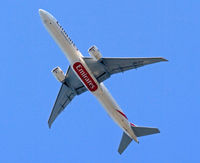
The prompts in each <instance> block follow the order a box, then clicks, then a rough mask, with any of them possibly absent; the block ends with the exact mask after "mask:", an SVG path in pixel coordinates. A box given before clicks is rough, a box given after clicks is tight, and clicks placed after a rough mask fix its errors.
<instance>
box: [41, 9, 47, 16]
mask: <svg viewBox="0 0 200 163" xmlns="http://www.w3.org/2000/svg"><path fill="white" fill-rule="evenodd" d="M39 14H40V17H41V18H43V17H44V16H45V15H46V11H45V10H43V9H39Z"/></svg>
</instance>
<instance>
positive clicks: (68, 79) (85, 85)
mask: <svg viewBox="0 0 200 163" xmlns="http://www.w3.org/2000/svg"><path fill="white" fill-rule="evenodd" d="M39 13H40V17H41V19H42V22H43V24H44V26H45V27H46V29H47V30H48V32H49V33H50V34H51V36H52V37H53V39H54V40H55V41H56V43H57V44H58V45H59V47H60V48H61V49H62V51H63V52H64V54H65V56H66V57H67V59H68V60H69V62H70V66H69V67H68V70H67V72H66V74H64V73H63V71H62V70H61V69H60V68H59V67H56V68H54V69H53V70H52V73H53V74H54V76H55V77H56V78H57V80H58V81H60V82H61V83H62V85H61V88H60V91H59V93H58V96H57V98H56V101H55V104H54V106H53V109H52V112H51V115H50V117H49V120H48V124H49V127H51V125H52V123H53V122H54V120H55V119H56V117H57V116H58V115H59V114H60V113H61V112H62V111H63V110H64V109H65V107H66V106H67V105H68V104H69V103H70V102H71V101H72V99H73V98H74V97H75V96H76V95H80V94H82V93H84V92H86V91H88V90H89V91H90V92H91V93H92V94H93V95H94V96H95V97H96V98H97V99H98V101H99V102H100V103H101V104H102V106H103V107H104V108H105V110H106V111H107V113H108V114H109V115H110V117H111V118H112V119H113V120H114V121H115V122H116V123H117V124H118V125H119V126H120V127H121V128H122V130H123V131H124V132H123V136H122V139H121V142H120V145H119V149H118V152H119V153H120V154H121V153H122V152H123V151H124V150H125V149H126V148H127V146H128V145H129V144H130V142H131V141H132V140H135V141H136V142H138V139H137V137H140V136H145V135H150V134H155V133H159V132H160V131H159V130H158V129H157V128H149V127H139V126H136V125H134V124H133V123H130V122H129V121H128V119H127V117H126V115H125V114H124V113H123V111H122V110H121V108H120V107H119V105H118V104H117V103H116V101H115V100H114V99H113V97H112V96H111V94H110V93H109V91H108V90H107V88H106V87H105V86H104V84H103V81H105V80H106V79H108V78H110V76H111V75H113V74H116V73H120V72H124V71H127V70H131V69H136V68H138V67H141V66H144V65H148V64H152V63H156V62H161V61H167V60H166V59H164V58H162V57H153V58H104V57H102V55H101V53H100V52H99V50H98V49H97V47H96V46H92V47H91V48H90V49H89V50H88V52H89V54H90V55H91V56H92V57H83V56H82V54H81V53H80V51H79V50H78V49H77V48H76V46H75V45H74V43H73V42H72V41H71V39H70V38H69V37H68V35H67V34H66V32H65V31H64V30H63V28H62V27H61V26H60V25H59V23H58V21H57V20H56V19H55V18H54V17H53V16H52V15H51V14H49V13H48V12H47V11H44V10H42V9H40V10H39Z"/></svg>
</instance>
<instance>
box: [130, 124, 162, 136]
mask: <svg viewBox="0 0 200 163" xmlns="http://www.w3.org/2000/svg"><path fill="white" fill-rule="evenodd" d="M131 128H132V130H133V132H134V134H135V136H137V137H140V136H145V135H152V134H157V133H160V131H159V129H158V128H151V127H135V126H131Z"/></svg>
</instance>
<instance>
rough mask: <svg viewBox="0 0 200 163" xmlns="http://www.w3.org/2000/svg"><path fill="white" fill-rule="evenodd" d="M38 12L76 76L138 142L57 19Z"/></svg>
mask: <svg viewBox="0 0 200 163" xmlns="http://www.w3.org/2000/svg"><path fill="white" fill-rule="evenodd" d="M39 13H40V17H41V19H42V21H43V23H44V26H45V27H46V29H47V30H48V32H49V33H50V34H51V36H52V37H53V39H54V40H55V41H56V43H57V44H58V45H59V47H60V48H61V49H62V51H63V52H64V54H65V56H66V57H67V59H68V60H69V62H70V65H71V68H72V69H73V71H74V73H75V74H76V75H77V77H78V78H79V79H80V80H81V82H82V83H83V84H84V86H85V87H86V88H87V89H88V90H89V91H90V92H91V93H92V94H93V95H94V96H95V97H96V98H97V99H98V101H99V102H100V103H101V104H102V105H103V107H104V108H105V109H106V111H107V113H108V114H109V115H110V117H111V118H112V119H113V120H114V121H115V122H116V123H117V124H118V125H119V126H120V127H121V128H122V129H123V130H124V132H125V133H126V134H128V135H129V136H130V137H131V138H132V139H134V140H135V141H136V142H138V140H137V137H136V136H135V134H134V132H133V130H132V129H131V123H130V122H129V121H128V119H127V117H126V115H125V114H124V113H123V112H122V110H121V108H120V107H119V105H118V104H117V103H116V101H115V100H114V99H113V97H112V96H111V94H110V93H109V91H108V90H107V88H106V87H105V86H104V84H103V83H99V82H98V81H97V80H96V78H95V77H94V75H93V74H92V72H91V71H90V69H89V68H88V66H87V64H86V63H85V61H84V60H83V58H82V57H83V56H82V54H81V52H80V51H79V50H78V49H77V48H76V46H75V45H74V43H73V42H72V41H71V39H70V38H69V37H68V35H67V34H66V32H65V31H64V30H63V28H62V27H61V26H60V25H59V23H58V21H57V20H56V19H55V18H54V17H53V16H52V15H51V14H49V13H48V12H46V11H44V10H41V9H40V10H39ZM132 125H133V124H132Z"/></svg>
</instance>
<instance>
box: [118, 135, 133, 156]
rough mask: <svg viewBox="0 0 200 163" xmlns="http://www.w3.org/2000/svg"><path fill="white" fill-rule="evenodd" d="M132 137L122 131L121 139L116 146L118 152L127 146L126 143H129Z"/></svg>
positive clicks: (121, 151) (120, 152)
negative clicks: (117, 146)
mask: <svg viewBox="0 0 200 163" xmlns="http://www.w3.org/2000/svg"><path fill="white" fill-rule="evenodd" d="M131 141H132V139H131V138H130V137H129V136H128V135H127V134H126V133H125V132H123V135H122V139H121V142H120V145H119V148H118V152H119V154H122V153H123V152H124V150H125V149H126V148H127V147H128V145H129V144H130V143H131Z"/></svg>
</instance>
